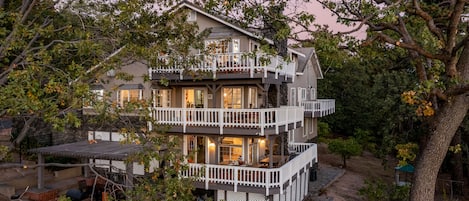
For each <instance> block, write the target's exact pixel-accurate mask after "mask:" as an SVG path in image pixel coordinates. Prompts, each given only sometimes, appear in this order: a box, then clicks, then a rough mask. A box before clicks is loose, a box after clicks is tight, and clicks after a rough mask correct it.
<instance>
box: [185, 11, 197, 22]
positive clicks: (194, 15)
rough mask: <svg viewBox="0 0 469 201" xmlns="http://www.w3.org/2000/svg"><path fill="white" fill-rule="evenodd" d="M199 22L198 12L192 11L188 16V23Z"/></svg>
mask: <svg viewBox="0 0 469 201" xmlns="http://www.w3.org/2000/svg"><path fill="white" fill-rule="evenodd" d="M196 20H197V12H196V11H195V10H190V11H189V13H188V14H187V21H188V22H195V21H196Z"/></svg>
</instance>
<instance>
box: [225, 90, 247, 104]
mask: <svg viewBox="0 0 469 201" xmlns="http://www.w3.org/2000/svg"><path fill="white" fill-rule="evenodd" d="M223 107H224V108H232V109H241V108H242V107H243V103H242V88H241V87H230V88H223Z"/></svg>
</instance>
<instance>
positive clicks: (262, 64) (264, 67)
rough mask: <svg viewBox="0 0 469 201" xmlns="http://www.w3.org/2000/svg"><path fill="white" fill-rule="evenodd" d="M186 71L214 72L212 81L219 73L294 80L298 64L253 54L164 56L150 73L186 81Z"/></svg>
mask: <svg viewBox="0 0 469 201" xmlns="http://www.w3.org/2000/svg"><path fill="white" fill-rule="evenodd" d="M184 70H191V71H198V72H211V74H212V75H213V78H216V77H217V73H227V72H247V73H249V75H250V77H251V78H253V77H254V74H258V73H262V74H263V76H264V77H267V73H268V72H272V73H274V74H275V78H278V76H279V75H285V79H286V78H292V79H294V77H295V63H293V62H286V61H284V60H283V58H282V57H280V56H272V55H267V54H252V53H224V54H210V55H194V56H189V57H185V58H174V57H169V56H162V57H159V58H158V62H156V64H155V65H154V66H153V67H152V68H151V69H150V75H151V74H152V73H176V74H179V75H180V79H183V78H184V77H183V73H184Z"/></svg>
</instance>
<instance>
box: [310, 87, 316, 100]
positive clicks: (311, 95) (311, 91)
mask: <svg viewBox="0 0 469 201" xmlns="http://www.w3.org/2000/svg"><path fill="white" fill-rule="evenodd" d="M309 96H310V99H311V100H316V88H311V89H309Z"/></svg>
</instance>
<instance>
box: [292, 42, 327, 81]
mask: <svg viewBox="0 0 469 201" xmlns="http://www.w3.org/2000/svg"><path fill="white" fill-rule="evenodd" d="M294 50H296V51H298V52H300V53H302V54H304V55H305V56H304V57H299V58H298V69H297V71H296V72H300V73H301V72H304V70H305V69H306V66H307V65H308V61H311V63H312V64H313V68H314V69H313V70H314V71H315V72H316V74H317V75H318V79H323V78H324V76H323V74H322V70H321V65H320V64H319V60H318V57H317V55H316V51H315V50H314V48H312V47H306V48H295V49H294Z"/></svg>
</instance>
